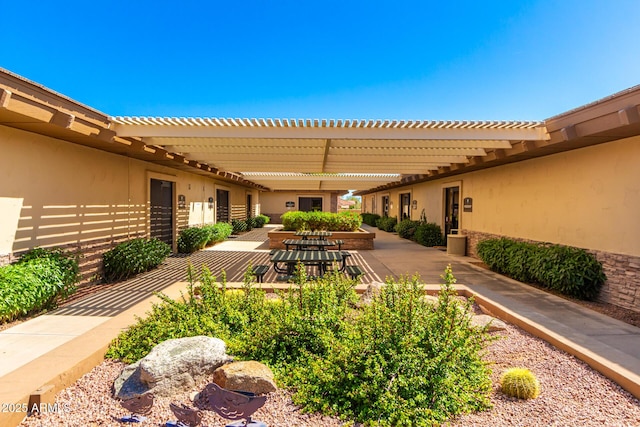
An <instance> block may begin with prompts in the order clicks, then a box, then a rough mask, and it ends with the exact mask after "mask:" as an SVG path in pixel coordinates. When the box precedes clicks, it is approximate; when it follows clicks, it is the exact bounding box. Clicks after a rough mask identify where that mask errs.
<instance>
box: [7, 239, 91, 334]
mask: <svg viewBox="0 0 640 427" xmlns="http://www.w3.org/2000/svg"><path fill="white" fill-rule="evenodd" d="M78 272H79V267H78V260H77V258H76V257H75V256H73V255H71V254H69V253H66V252H64V251H62V250H61V249H41V248H37V249H34V250H32V251H29V252H27V253H26V254H24V255H23V256H22V258H20V260H18V262H16V263H15V264H10V265H6V266H3V267H0V321H2V322H6V321H11V320H13V319H15V318H17V317H20V316H24V315H27V314H29V313H33V312H36V311H40V310H42V309H47V308H51V307H54V306H55V305H56V302H57V301H58V300H59V299H61V298H66V297H68V296H69V295H71V294H72V293H73V292H75V290H76V286H75V284H76V283H77V282H78V280H79V274H78Z"/></svg>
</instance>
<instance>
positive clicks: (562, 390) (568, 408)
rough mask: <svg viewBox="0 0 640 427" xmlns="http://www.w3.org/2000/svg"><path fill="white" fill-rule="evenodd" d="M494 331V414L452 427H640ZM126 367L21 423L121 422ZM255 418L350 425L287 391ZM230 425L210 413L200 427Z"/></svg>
mask: <svg viewBox="0 0 640 427" xmlns="http://www.w3.org/2000/svg"><path fill="white" fill-rule="evenodd" d="M493 334H497V335H498V336H500V337H502V338H501V339H499V340H497V341H494V342H492V343H491V344H490V345H489V346H488V348H487V354H486V360H487V361H489V362H490V363H491V367H492V369H493V374H492V378H493V383H494V387H493V392H492V395H491V401H492V403H493V409H491V410H489V411H486V412H481V413H475V414H468V415H464V416H460V417H458V418H456V419H453V420H451V421H450V424H449V425H450V426H452V427H471V426H492V427H493V426H528V427H534V426H545V427H546V426H581V427H589V426H606V427H637V426H640V401H638V400H637V399H635V398H634V397H633V396H632V395H631V394H629V393H627V392H626V391H625V390H623V389H622V388H621V387H619V386H618V385H616V384H615V383H613V382H612V381H610V380H609V379H607V378H605V377H604V376H603V375H601V374H599V373H598V372H595V371H594V370H592V369H591V368H589V366H588V365H586V364H585V363H583V362H581V361H580V360H578V359H576V358H574V357H573V356H570V355H568V354H567V353H565V352H563V351H560V350H557V349H556V348H555V347H553V346H551V345H550V344H548V343H546V342H545V341H543V340H540V339H538V338H535V337H533V336H531V335H530V334H528V333H526V332H524V331H522V330H521V329H519V328H517V327H515V326H512V325H507V329H506V330H503V331H498V332H494V333H493ZM515 366H519V367H526V368H529V369H530V370H531V371H533V372H534V373H535V375H536V376H537V377H538V379H539V380H540V384H541V393H540V396H539V397H538V398H537V399H533V400H526V401H525V400H518V399H513V398H509V397H506V396H504V395H503V394H502V393H500V390H499V378H500V376H501V374H502V373H503V372H504V370H506V369H507V368H510V367H515ZM123 367H124V365H123V364H122V363H119V362H114V361H105V362H104V363H102V364H101V365H99V366H97V367H96V368H94V369H93V370H92V371H91V372H89V373H88V374H86V375H85V376H83V377H82V378H81V379H80V380H78V381H77V382H76V384H75V385H73V386H71V387H69V388H67V389H65V390H63V391H62V392H60V393H59V394H58V396H57V400H56V403H57V405H56V406H54V408H56V409H57V411H56V412H49V413H43V414H40V415H34V416H31V417H28V418H27V419H25V421H24V422H23V423H22V424H21V426H22V427H49V426H74V427H75V426H78V427H80V426H88V427H93V426H119V425H123V424H120V422H119V421H118V418H120V417H122V416H125V415H128V413H127V412H126V411H125V410H124V409H123V408H122V407H121V406H120V404H119V403H118V401H116V400H115V399H113V398H112V395H111V385H112V383H113V380H114V379H115V378H116V377H117V376H118V375H119V374H120V371H121V370H122V368H123ZM203 386H204V383H203V384H198V386H197V388H196V389H194V390H193V391H192V393H191V396H190V393H185V394H183V395H178V396H174V397H173V398H172V399H156V402H155V404H154V408H153V411H152V413H151V414H150V415H149V416H148V420H147V421H146V422H145V423H143V424H138V425H141V426H143V425H149V426H158V425H164V423H166V422H167V421H169V420H172V419H174V417H173V414H172V413H171V411H170V410H169V402H170V401H173V402H176V403H185V404H189V405H191V406H193V403H192V401H191V400H190V398H192V394H193V393H195V392H197V391H198V390H199V389H200V388H202V387H203ZM253 418H254V419H257V420H260V421H263V422H265V423H266V424H267V425H268V426H270V427H280V426H297V427H307V426H308V427H311V426H327V427H332V426H342V425H345V422H344V421H341V420H339V419H336V418H332V417H326V416H322V415H317V414H311V415H310V414H303V413H301V412H300V411H299V409H298V408H297V407H296V406H295V405H294V404H293V403H292V401H291V398H290V394H289V392H287V391H285V390H279V391H278V392H276V393H272V394H270V395H269V398H268V400H267V403H266V404H265V406H263V407H262V408H261V409H260V410H258V412H256V413H255V415H254V417H253ZM228 423H229V422H225V420H224V419H222V418H220V417H218V416H217V415H216V414H214V413H213V412H208V411H207V412H206V413H205V418H204V420H203V423H202V425H203V426H224V425H226V424H228ZM357 425H358V424H355V426H357Z"/></svg>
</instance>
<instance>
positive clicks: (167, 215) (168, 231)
mask: <svg viewBox="0 0 640 427" xmlns="http://www.w3.org/2000/svg"><path fill="white" fill-rule="evenodd" d="M150 205H151V217H150V232H151V237H152V238H155V239H158V240H161V241H163V242H165V243H167V244H168V245H170V246H171V245H173V182H171V181H162V180H159V179H152V180H151V197H150Z"/></svg>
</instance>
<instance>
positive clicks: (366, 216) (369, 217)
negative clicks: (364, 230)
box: [360, 213, 380, 227]
mask: <svg viewBox="0 0 640 427" xmlns="http://www.w3.org/2000/svg"><path fill="white" fill-rule="evenodd" d="M360 216H361V217H362V222H364V223H365V224H367V225H370V226H371V227H376V222H377V221H378V219H380V215H378V214H372V213H363V214H360Z"/></svg>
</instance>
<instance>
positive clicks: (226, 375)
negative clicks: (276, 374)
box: [213, 361, 278, 394]
mask: <svg viewBox="0 0 640 427" xmlns="http://www.w3.org/2000/svg"><path fill="white" fill-rule="evenodd" d="M213 382H214V383H216V384H218V385H219V386H220V387H222V388H226V389H227V390H240V391H248V392H251V393H255V394H266V393H271V392H272V391H276V390H277V389H278V387H277V386H276V382H275V381H274V379H273V372H271V369H269V367H268V366H266V365H263V364H262V363H260V362H255V361H247V362H234V363H229V364H228V365H224V366H221V367H219V368H218V369H216V370H215V371H214V373H213Z"/></svg>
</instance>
